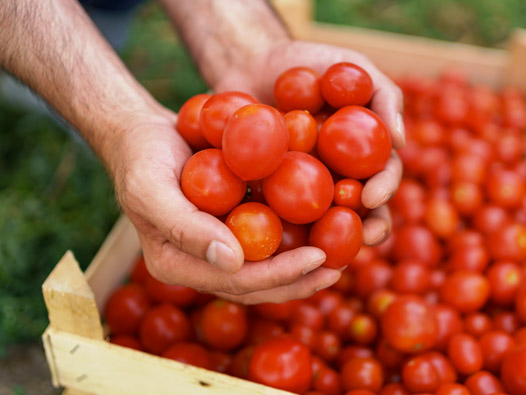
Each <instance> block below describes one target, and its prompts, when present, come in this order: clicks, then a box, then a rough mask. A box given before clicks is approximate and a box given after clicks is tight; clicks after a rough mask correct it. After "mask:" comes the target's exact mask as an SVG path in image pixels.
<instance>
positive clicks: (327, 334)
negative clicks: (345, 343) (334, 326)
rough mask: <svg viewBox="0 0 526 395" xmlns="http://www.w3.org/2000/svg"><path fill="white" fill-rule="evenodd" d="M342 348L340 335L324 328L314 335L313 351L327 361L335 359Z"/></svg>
mask: <svg viewBox="0 0 526 395" xmlns="http://www.w3.org/2000/svg"><path fill="white" fill-rule="evenodd" d="M341 348H342V345H341V341H340V337H339V336H338V335H337V334H336V333H334V332H331V331H327V330H323V331H320V332H318V333H316V334H315V335H314V343H313V349H312V350H313V351H314V353H316V355H319V356H320V357H321V358H323V359H324V360H325V361H327V362H331V361H333V360H334V359H335V358H336V356H337V355H338V353H339V352H340V350H341Z"/></svg>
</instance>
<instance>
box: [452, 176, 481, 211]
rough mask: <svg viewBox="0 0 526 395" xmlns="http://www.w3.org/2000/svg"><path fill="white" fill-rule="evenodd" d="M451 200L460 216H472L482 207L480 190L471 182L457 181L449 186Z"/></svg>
mask: <svg viewBox="0 0 526 395" xmlns="http://www.w3.org/2000/svg"><path fill="white" fill-rule="evenodd" d="M450 190H451V199H452V202H453V204H454V205H455V207H456V208H457V210H458V211H459V213H460V214H462V215H472V214H474V213H475V212H477V210H479V209H480V207H481V206H482V201H483V194H482V190H481V188H480V187H479V186H478V185H476V184H473V183H471V182H465V181H459V182H454V183H452V184H451V187H450Z"/></svg>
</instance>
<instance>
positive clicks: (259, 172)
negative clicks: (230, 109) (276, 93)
mask: <svg viewBox="0 0 526 395" xmlns="http://www.w3.org/2000/svg"><path fill="white" fill-rule="evenodd" d="M288 144H289V132H288V130H287V126H286V125H285V121H284V119H283V117H282V116H281V114H280V113H279V111H277V110H276V109H275V108H273V107H270V106H267V105H265V104H250V105H247V106H244V107H242V108H240V109H239V110H237V111H236V112H235V113H234V114H233V115H232V117H231V118H230V120H229V121H228V123H227V125H226V127H225V131H224V134H223V154H224V157H225V162H226V164H227V165H228V167H229V168H230V169H231V170H232V171H233V172H234V173H235V174H237V175H238V176H239V177H240V178H241V179H243V180H245V181H250V180H259V179H262V178H264V177H267V176H268V175H270V174H272V173H273V172H274V171H275V170H276V169H277V168H278V167H279V165H280V164H281V162H282V161H283V157H284V155H285V152H287V149H288Z"/></svg>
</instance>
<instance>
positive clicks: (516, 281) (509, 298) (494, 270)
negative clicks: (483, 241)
mask: <svg viewBox="0 0 526 395" xmlns="http://www.w3.org/2000/svg"><path fill="white" fill-rule="evenodd" d="M486 276H487V277H488V281H489V285H490V298H491V300H492V301H494V302H496V303H498V304H501V305H510V304H512V303H513V302H514V301H515V297H516V295H517V292H518V290H519V285H520V284H521V282H522V279H523V275H522V272H521V270H520V268H519V266H518V265H517V264H516V263H514V262H511V261H497V262H495V263H494V264H493V265H491V267H490V268H489V269H488V271H487V273H486Z"/></svg>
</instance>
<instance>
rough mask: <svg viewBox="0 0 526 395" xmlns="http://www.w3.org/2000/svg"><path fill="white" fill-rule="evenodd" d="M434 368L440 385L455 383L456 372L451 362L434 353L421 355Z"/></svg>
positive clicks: (442, 355) (440, 354)
mask: <svg viewBox="0 0 526 395" xmlns="http://www.w3.org/2000/svg"><path fill="white" fill-rule="evenodd" d="M421 357H422V358H425V359H427V360H428V361H429V362H431V364H432V365H433V366H434V367H435V370H436V372H437V374H438V378H439V380H440V383H454V382H455V381H457V372H456V371H455V368H454V367H453V364H452V363H451V361H450V360H449V359H448V358H447V357H446V356H445V355H444V354H442V353H439V352H436V351H430V352H426V353H424V354H421Z"/></svg>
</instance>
